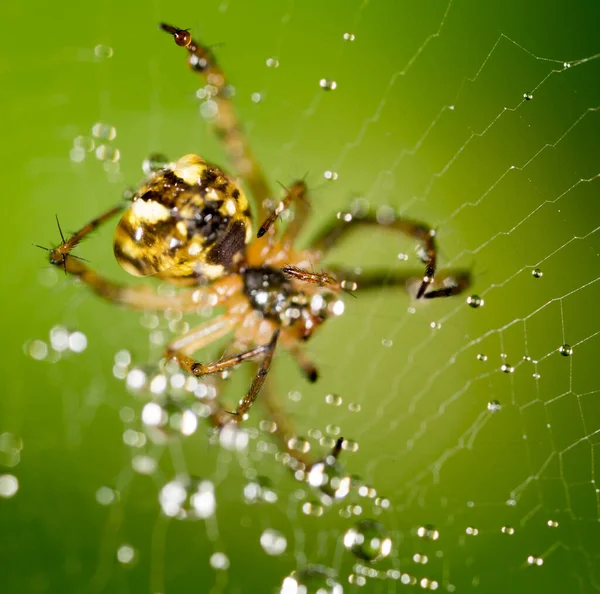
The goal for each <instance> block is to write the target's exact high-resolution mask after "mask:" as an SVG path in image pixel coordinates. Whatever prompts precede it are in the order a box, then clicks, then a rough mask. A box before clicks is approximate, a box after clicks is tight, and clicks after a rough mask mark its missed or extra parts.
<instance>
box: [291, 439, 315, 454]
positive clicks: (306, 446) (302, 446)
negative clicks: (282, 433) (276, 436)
mask: <svg viewBox="0 0 600 594" xmlns="http://www.w3.org/2000/svg"><path fill="white" fill-rule="evenodd" d="M288 446H289V448H290V449H291V450H294V451H296V452H301V453H303V454H306V453H307V452H309V451H310V442H309V441H308V439H306V438H305V437H297V436H296V437H291V438H290V439H288Z"/></svg>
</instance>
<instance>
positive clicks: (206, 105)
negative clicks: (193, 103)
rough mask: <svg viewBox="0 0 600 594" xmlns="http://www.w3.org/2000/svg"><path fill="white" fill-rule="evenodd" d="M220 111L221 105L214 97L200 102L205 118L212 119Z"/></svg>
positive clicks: (201, 112)
mask: <svg viewBox="0 0 600 594" xmlns="http://www.w3.org/2000/svg"><path fill="white" fill-rule="evenodd" d="M218 113H219V106H218V104H217V102H216V101H213V100H212V99H207V100H206V101H203V102H202V103H201V104H200V115H201V116H202V117H203V118H204V119H205V120H212V119H214V118H215V117H217V114H218Z"/></svg>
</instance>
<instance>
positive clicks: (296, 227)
mask: <svg viewBox="0 0 600 594" xmlns="http://www.w3.org/2000/svg"><path fill="white" fill-rule="evenodd" d="M282 187H283V189H284V190H285V196H284V198H283V200H281V201H280V202H279V203H278V204H277V206H276V207H275V208H274V209H273V211H272V212H271V214H269V216H268V217H267V218H266V219H265V221H264V222H263V224H262V225H261V226H260V228H259V229H258V232H257V233H256V237H257V238H259V239H260V238H261V237H262V236H263V235H264V234H265V233H266V232H267V231H268V230H269V229H270V228H271V225H273V223H274V222H275V221H276V220H277V218H278V217H279V215H280V214H281V213H282V212H283V211H285V210H287V209H288V208H289V207H290V204H291V203H292V202H296V203H297V204H296V211H295V213H294V218H293V220H292V222H291V223H290V224H289V225H288V228H287V230H286V231H287V233H286V234H287V236H288V238H289V239H290V240H291V241H293V240H294V239H295V238H296V236H297V234H298V232H299V231H300V229H301V228H302V226H303V225H304V223H305V222H306V219H307V216H308V211H309V204H308V202H307V200H306V184H305V183H304V181H303V180H299V181H295V182H294V183H293V184H292V186H291V187H290V188H289V189H288V188H286V187H285V186H282Z"/></svg>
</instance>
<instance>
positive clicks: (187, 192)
mask: <svg viewBox="0 0 600 594" xmlns="http://www.w3.org/2000/svg"><path fill="white" fill-rule="evenodd" d="M251 238H252V219H251V215H250V206H249V204H248V200H247V198H246V196H245V195H244V193H243V191H242V190H241V188H240V187H239V186H238V185H237V183H235V182H234V181H233V180H232V179H231V178H229V177H228V176H227V174H225V173H224V172H223V171H221V170H220V169H218V168H217V167H214V166H212V165H209V164H208V163H206V162H205V161H204V160H203V159H201V158H200V157H198V156H196V155H186V156H184V157H182V158H181V159H179V160H178V161H177V162H176V163H174V164H172V165H170V166H167V167H165V168H164V169H161V170H160V171H157V172H156V173H154V174H153V176H152V177H151V178H150V179H149V180H148V181H147V182H146V184H145V185H144V186H142V187H141V188H140V189H139V191H138V192H136V194H135V196H134V199H133V203H132V204H131V206H130V207H129V209H128V210H127V211H126V212H125V214H124V215H123V217H122V218H121V220H120V221H119V224H118V225H117V229H116V231H115V240H114V252H115V257H116V258H117V261H118V262H119V264H120V265H121V266H122V267H123V268H124V269H125V270H126V271H127V272H129V273H130V274H134V275H136V276H149V275H156V276H158V277H160V278H162V279H165V280H171V281H183V282H184V283H186V284H193V283H196V282H199V281H200V280H202V279H208V280H215V279H217V278H219V277H220V276H222V275H224V274H226V273H228V272H230V271H231V270H233V269H235V268H236V267H237V266H238V265H239V263H240V261H242V260H243V257H244V251H245V247H246V245H247V244H248V243H249V242H250V240H251Z"/></svg>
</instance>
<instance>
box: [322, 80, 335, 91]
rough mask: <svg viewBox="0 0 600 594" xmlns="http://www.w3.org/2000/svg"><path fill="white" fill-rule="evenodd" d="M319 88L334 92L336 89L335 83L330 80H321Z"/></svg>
mask: <svg viewBox="0 0 600 594" xmlns="http://www.w3.org/2000/svg"><path fill="white" fill-rule="evenodd" d="M319 86H320V87H321V88H322V89H323V90H325V91H334V90H335V89H336V88H337V83H336V82H335V81H334V80H331V79H330V78H322V79H321V80H320V81H319Z"/></svg>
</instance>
